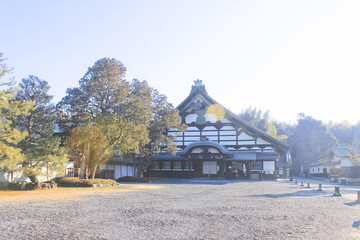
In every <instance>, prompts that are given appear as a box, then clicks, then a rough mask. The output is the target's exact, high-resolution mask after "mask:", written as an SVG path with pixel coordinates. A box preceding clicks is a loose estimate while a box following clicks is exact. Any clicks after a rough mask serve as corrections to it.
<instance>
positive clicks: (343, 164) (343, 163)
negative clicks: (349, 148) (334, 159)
mask: <svg viewBox="0 0 360 240" xmlns="http://www.w3.org/2000/svg"><path fill="white" fill-rule="evenodd" d="M352 166H354V164H353V163H352V161H351V160H350V159H348V158H344V159H342V160H341V167H352Z"/></svg>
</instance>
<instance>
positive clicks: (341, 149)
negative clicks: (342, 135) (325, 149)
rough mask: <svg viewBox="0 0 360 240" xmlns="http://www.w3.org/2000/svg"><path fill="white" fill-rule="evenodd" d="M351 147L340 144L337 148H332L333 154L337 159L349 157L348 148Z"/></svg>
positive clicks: (359, 151) (358, 149) (359, 148)
mask: <svg viewBox="0 0 360 240" xmlns="http://www.w3.org/2000/svg"><path fill="white" fill-rule="evenodd" d="M348 146H350V145H349V144H347V143H339V144H338V145H337V146H335V147H333V148H332V152H333V153H334V154H335V156H337V157H347V156H348V153H347V150H346V149H347V147H348ZM357 151H358V153H360V147H358V148H357Z"/></svg>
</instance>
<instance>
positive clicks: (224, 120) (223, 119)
mask: <svg viewBox="0 0 360 240" xmlns="http://www.w3.org/2000/svg"><path fill="white" fill-rule="evenodd" d="M221 122H222V123H231V122H230V121H229V120H228V119H226V118H222V119H221Z"/></svg>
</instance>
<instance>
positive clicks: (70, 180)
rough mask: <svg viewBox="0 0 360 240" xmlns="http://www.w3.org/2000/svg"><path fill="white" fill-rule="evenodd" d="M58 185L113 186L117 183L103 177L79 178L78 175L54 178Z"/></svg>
mask: <svg viewBox="0 0 360 240" xmlns="http://www.w3.org/2000/svg"><path fill="white" fill-rule="evenodd" d="M54 181H56V182H57V183H58V184H59V185H61V186H64V187H92V186H93V185H94V184H96V185H100V184H102V185H106V186H114V185H117V182H116V181H114V180H112V179H103V178H95V179H79V178H78V177H67V178H56V179H54Z"/></svg>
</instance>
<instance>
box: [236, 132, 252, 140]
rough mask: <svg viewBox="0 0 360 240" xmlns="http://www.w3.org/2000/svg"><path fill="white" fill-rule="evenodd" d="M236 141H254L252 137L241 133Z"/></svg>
mask: <svg viewBox="0 0 360 240" xmlns="http://www.w3.org/2000/svg"><path fill="white" fill-rule="evenodd" d="M238 139H239V140H250V139H251V140H254V141H255V139H254V138H253V137H251V136H249V135H247V134H246V133H244V132H242V133H241V134H240V135H239V137H238Z"/></svg>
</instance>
